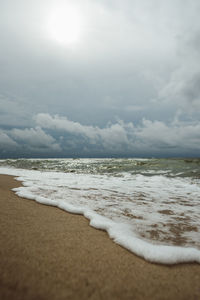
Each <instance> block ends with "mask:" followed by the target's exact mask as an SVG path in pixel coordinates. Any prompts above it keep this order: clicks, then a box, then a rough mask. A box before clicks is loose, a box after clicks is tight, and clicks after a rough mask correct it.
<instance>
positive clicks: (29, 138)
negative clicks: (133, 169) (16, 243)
mask: <svg viewBox="0 0 200 300" xmlns="http://www.w3.org/2000/svg"><path fill="white" fill-rule="evenodd" d="M66 3H67V5H72V4H73V5H76V7H78V9H79V10H80V12H81V13H82V17H83V24H84V25H83V28H82V31H83V32H82V37H81V39H80V41H78V43H77V44H74V45H71V46H66V45H60V44H59V43H58V42H56V41H55V40H53V39H52V38H51V36H50V34H49V29H48V26H47V24H48V18H49V15H50V13H51V12H52V10H54V9H55V7H58V6H61V7H62V5H63V4H66ZM199 13H200V4H199V1H197V0H192V1H185V0H175V1H172V0H170V1H165V2H164V1H158V0H149V1H141V0H140V1H139V0H133V1H130V0H129V1H128V0H127V1H119V0H115V1H114V0H109V1H91V0H86V1H84V5H83V1H79V0H76V1H75V0H74V1H69V0H68V1H67V0H66V1H64V0H60V1H54V0H51V1H47V0H43V1H32V0H26V1H25V0H19V1H14V2H13V1H11V0H2V1H1V3H0V40H1V47H0V66H1V72H0V126H1V131H0V143H1V145H0V151H1V154H0V155H4V154H5V153H6V151H7V149H10V151H11V152H10V153H16V155H17V153H20V155H23V154H24V155H29V156H31V155H32V154H33V155H40V153H43V154H45V151H46V153H47V154H48V155H54V156H56V155H63V156H64V155H65V154H67V155H73V153H78V154H77V155H81V154H82V153H83V154H84V155H88V156H92V155H97V154H101V155H108V154H109V155H112V154H116V155H140V154H141V155H167V154H169V155H185V154H186V155H190V154H191V155H197V154H198V151H199V135H198V130H199V117H200V88H199V87H200V67H199V60H200V54H199V53H200V51H199V50H200V21H199ZM55 115H57V117H55ZM45 122H46V123H45ZM47 123H48V126H47ZM141 149H142V150H141ZM2 153H4V154H2ZM95 153H96V154H95Z"/></svg>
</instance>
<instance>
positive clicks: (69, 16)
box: [47, 6, 82, 45]
mask: <svg viewBox="0 0 200 300" xmlns="http://www.w3.org/2000/svg"><path fill="white" fill-rule="evenodd" d="M81 19H82V18H81V14H80V12H79V11H78V9H76V8H75V7H72V6H59V7H56V8H54V9H53V11H52V12H51V14H50V16H49V19H48V24H47V30H48V33H49V36H50V38H52V39H53V40H55V41H57V42H59V43H61V44H66V45H67V44H68V45H69V44H74V43H76V42H78V41H79V40H80V38H81V32H82V20H81Z"/></svg>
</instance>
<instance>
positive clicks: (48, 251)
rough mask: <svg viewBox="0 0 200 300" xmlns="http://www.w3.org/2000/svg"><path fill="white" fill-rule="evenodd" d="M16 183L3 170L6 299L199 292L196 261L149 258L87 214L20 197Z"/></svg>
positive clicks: (1, 287) (0, 278)
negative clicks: (93, 224)
mask: <svg viewBox="0 0 200 300" xmlns="http://www.w3.org/2000/svg"><path fill="white" fill-rule="evenodd" d="M18 186H21V183H20V182H19V181H16V180H14V178H13V177H12V176H8V175H0V205H1V210H0V211H1V218H0V220H1V221H0V222H1V232H2V233H1V237H0V241H1V245H2V246H1V248H0V251H1V258H2V259H1V261H0V268H1V275H0V296H2V299H33V298H39V299H89V298H91V299H102V298H104V299H133V298H134V299H197V298H198V297H199V295H200V287H199V282H200V266H199V265H198V264H195V263H193V264H179V265H174V266H163V265H156V264H151V263H148V262H146V261H144V260H143V259H142V258H139V257H137V256H136V255H134V254H133V253H131V252H129V251H128V250H126V249H124V248H122V247H121V246H119V245H117V244H115V243H114V242H113V241H112V240H111V239H110V238H109V237H108V236H107V233H106V232H104V231H102V230H97V229H94V228H92V227H90V226H89V221H88V220H87V219H85V218H84V217H83V216H80V215H74V214H70V213H67V212H66V211H62V210H61V209H58V208H55V207H52V206H46V205H42V204H38V203H36V202H35V201H31V200H27V199H24V198H20V197H18V196H17V195H15V194H14V192H13V191H11V188H14V187H18ZM19 274H20V276H19Z"/></svg>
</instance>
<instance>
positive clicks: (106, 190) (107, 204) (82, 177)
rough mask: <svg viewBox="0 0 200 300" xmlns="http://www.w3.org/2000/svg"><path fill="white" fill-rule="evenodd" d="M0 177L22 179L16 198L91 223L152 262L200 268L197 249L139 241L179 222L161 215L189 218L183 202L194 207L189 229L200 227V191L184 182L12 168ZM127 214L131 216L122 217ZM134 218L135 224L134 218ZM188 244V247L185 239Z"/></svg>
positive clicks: (160, 177)
mask: <svg viewBox="0 0 200 300" xmlns="http://www.w3.org/2000/svg"><path fill="white" fill-rule="evenodd" d="M0 174H7V175H13V176H18V177H17V180H20V181H22V182H23V186H22V187H19V188H15V189H13V190H14V191H15V192H16V194H17V195H19V196H21V197H25V198H27V199H31V200H35V201H37V202H39V203H42V204H46V205H52V206H56V207H58V208H61V209H63V210H66V211H68V212H70V213H75V214H82V215H84V216H85V217H86V218H88V219H89V220H90V225H91V226H93V227H95V228H98V229H102V230H105V231H107V232H108V234H109V236H110V237H111V238H112V239H113V240H114V241H115V242H116V243H117V244H119V245H121V246H123V247H125V248H127V249H128V250H130V251H132V252H133V253H135V254H137V255H138V256H141V257H143V258H145V259H146V260H148V261H150V262H156V263H163V264H175V263H181V262H198V263H200V250H199V249H197V248H194V247H189V246H187V247H177V246H172V245H163V244H162V243H161V242H158V244H155V241H151V240H150V239H149V241H148V240H147V239H142V237H141V233H142V232H146V231H148V230H147V229H148V228H149V227H150V228H152V227H151V226H152V224H157V225H158V229H159V228H162V229H163V230H164V224H165V223H166V222H176V221H175V220H174V219H173V218H172V216H171V215H167V214H166V215H165V214H164V215H161V214H160V213H159V212H158V211H160V210H161V211H162V210H164V209H166V207H167V208H168V209H169V208H171V209H172V207H173V212H174V215H175V216H176V215H177V216H180V215H181V214H183V213H185V214H186V212H187V207H184V205H182V204H181V197H183V198H184V199H185V201H186V204H188V203H190V204H191V201H194V202H193V203H194V205H195V207H193V206H188V210H189V212H187V213H189V214H191V215H192V218H191V220H190V225H191V226H192V225H193V226H197V227H198V226H199V225H200V224H199V222H200V221H199V211H198V209H199V203H200V201H199V199H200V198H199V195H200V193H199V192H200V187H199V186H198V185H196V184H191V183H188V182H187V180H185V179H168V178H166V177H164V176H154V177H144V176H142V175H134V178H133V176H132V177H130V176H129V175H127V174H124V176H123V177H120V178H118V177H112V176H107V175H91V174H71V173H70V174H64V173H57V172H39V171H31V170H22V169H14V168H0ZM186 192H187V193H186ZM175 197H179V198H180V203H178V202H179V201H177V203H173V200H174V199H175ZM140 198H141V201H140ZM155 201H156V205H155ZM166 201H168V202H169V204H168V206H166V205H167V204H166V205H164V202H166ZM170 201H171V202H170ZM137 202H138V205H137ZM186 206H187V205H186ZM126 211H127V215H126V213H124V212H126ZM130 214H133V215H134V218H130V217H129V215H130ZM174 215H173V216H174ZM170 224H172V223H170ZM159 226H160V227H159ZM198 228H200V226H199V227H198ZM166 230H167V229H166ZM163 232H164V231H163ZM185 238H187V239H188V241H189V242H190V237H189V236H188V237H187V234H185ZM192 238H193V239H194V240H196V239H198V240H200V239H199V231H197V232H193V235H192ZM186 245H187V244H186Z"/></svg>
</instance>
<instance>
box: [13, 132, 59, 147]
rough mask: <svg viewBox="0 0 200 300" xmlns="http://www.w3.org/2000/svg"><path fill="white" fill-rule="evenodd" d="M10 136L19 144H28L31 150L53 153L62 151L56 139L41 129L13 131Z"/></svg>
mask: <svg viewBox="0 0 200 300" xmlns="http://www.w3.org/2000/svg"><path fill="white" fill-rule="evenodd" d="M10 135H11V136H12V137H13V138H14V139H15V140H16V141H18V143H21V144H24V143H25V144H26V145H27V146H28V147H31V149H33V150H34V149H51V150H53V151H60V150H61V149H60V146H59V144H58V143H56V141H55V139H54V138H53V137H52V136H50V135H49V134H47V133H45V132H44V131H43V130H42V129H41V128H40V127H36V128H30V129H28V128H25V129H16V128H14V129H12V130H11V131H10Z"/></svg>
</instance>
